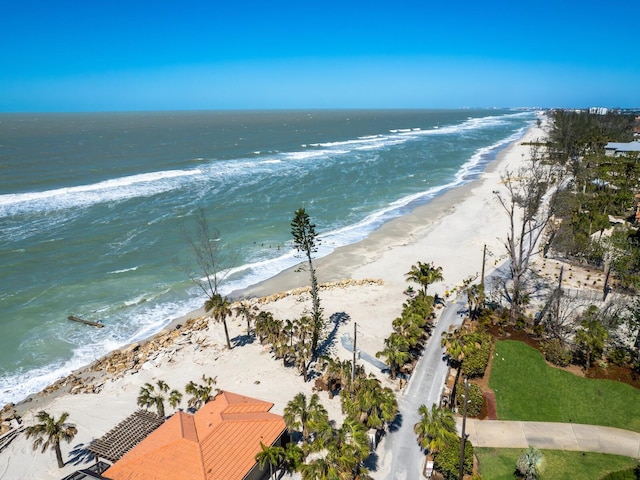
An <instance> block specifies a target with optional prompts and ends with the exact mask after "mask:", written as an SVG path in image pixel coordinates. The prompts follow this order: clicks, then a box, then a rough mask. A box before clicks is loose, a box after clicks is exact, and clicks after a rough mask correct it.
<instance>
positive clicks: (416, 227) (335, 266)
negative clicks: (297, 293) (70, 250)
mask: <svg viewBox="0 0 640 480" xmlns="http://www.w3.org/2000/svg"><path fill="white" fill-rule="evenodd" d="M533 128H534V127H529V128H528V129H527V130H525V132H524V133H523V134H522V136H520V137H519V138H518V139H516V140H514V141H512V142H510V143H509V144H507V145H506V146H505V147H504V148H502V149H500V150H499V151H497V152H496V155H495V158H493V159H492V160H490V161H489V162H487V163H486V165H485V167H484V170H483V171H482V172H481V173H480V174H479V175H478V176H477V177H476V178H473V179H472V180H470V181H467V182H466V183H463V184H462V185H459V186H456V187H452V188H449V189H446V190H444V191H443V192H441V193H438V194H437V195H435V196H434V197H433V198H431V199H430V200H428V201H427V202H426V203H424V204H421V205H418V206H417V207H415V208H414V209H413V210H411V211H410V212H409V213H407V214H405V215H401V216H399V217H395V218H392V219H390V220H388V221H386V222H384V223H383V224H382V225H381V226H380V227H379V228H377V229H376V230H374V231H372V232H371V233H370V234H369V235H368V236H367V237H366V238H364V239H362V240H359V241H358V242H355V243H352V244H349V245H344V246H340V247H337V248H335V249H334V250H333V251H332V252H331V253H329V254H327V255H325V256H324V257H320V258H318V259H315V260H314V267H315V268H316V274H317V277H318V282H319V283H320V284H323V283H331V282H338V281H342V280H346V279H348V278H350V277H349V272H350V271H351V270H353V267H357V266H360V267H362V266H363V265H366V264H368V263H370V262H371V260H369V259H368V258H367V252H368V251H371V250H380V249H382V248H384V249H391V248H394V247H396V246H404V245H407V244H408V243H410V241H411V240H412V239H414V238H415V237H416V236H419V235H420V234H421V233H423V232H424V231H425V230H428V229H429V228H431V227H432V226H433V225H435V224H437V223H439V222H441V221H442V220H443V219H444V218H445V217H446V215H448V214H449V213H451V211H452V210H454V209H455V208H456V206H457V205H458V204H459V203H460V202H461V201H462V200H463V198H464V197H465V196H466V195H468V194H469V193H470V192H471V190H472V189H473V188H474V185H475V184H476V183H478V182H480V181H481V180H482V178H483V175H485V174H487V173H492V172H496V171H497V170H498V168H499V166H500V164H501V162H502V161H503V160H504V159H505V158H506V157H507V156H508V153H509V151H510V150H511V149H512V148H514V147H515V146H517V145H519V144H520V143H521V142H522V140H523V139H524V138H525V137H527V136H529V133H530V132H531V131H532V129H533ZM416 261H417V259H416ZM300 263H303V261H302V260H301V261H300ZM300 263H298V264H297V265H294V266H292V267H289V268H287V269H285V270H283V271H281V272H279V273H277V274H276V275H274V276H272V277H270V278H267V279H265V280H262V281H260V282H258V283H256V284H253V285H249V286H247V287H245V288H242V289H238V290H234V291H232V292H230V293H229V294H228V295H227V297H228V298H229V299H230V300H231V301H232V303H233V302H236V301H241V300H249V299H255V300H259V299H261V298H265V297H269V296H271V295H275V294H278V293H283V292H289V291H291V290H294V289H297V288H300V286H301V285H303V286H304V285H306V284H307V283H308V278H307V277H308V273H307V272H306V271H302V272H299V271H298V268H299V265H300ZM408 268H409V267H407V269H408ZM205 316H206V312H205V310H204V307H200V308H198V309H195V310H192V311H190V312H187V313H186V314H184V315H182V316H180V317H177V318H174V319H172V320H170V321H169V323H168V324H167V325H166V326H165V327H164V328H162V329H161V330H160V331H158V332H156V333H155V334H153V335H151V336H149V337H147V338H144V339H142V340H140V341H137V342H132V343H128V344H126V345H123V346H122V347H120V348H117V349H115V350H112V351H111V352H108V353H106V354H105V355H103V356H102V357H100V358H98V359H96V360H94V361H93V362H90V363H88V364H86V365H84V366H82V367H80V368H77V369H75V370H73V371H72V372H71V373H69V374H68V375H66V376H64V377H61V378H60V379H58V380H56V381H55V382H53V383H52V384H50V385H48V386H46V387H45V388H44V389H42V390H40V391H39V392H35V393H32V394H29V395H28V396H27V397H25V398H24V399H22V400H20V401H18V402H16V403H15V404H14V405H15V409H16V411H17V412H18V414H20V415H22V414H23V413H24V412H26V411H27V410H31V409H33V408H34V407H35V406H36V405H39V404H41V403H43V401H41V400H45V399H46V398H52V397H56V396H60V395H63V394H65V393H69V391H70V390H71V389H72V388H73V387H74V386H77V384H74V382H73V380H74V379H75V378H80V379H85V378H87V377H89V376H90V373H91V372H92V371H93V367H94V365H96V364H101V363H103V362H105V361H106V360H108V359H109V358H110V357H113V356H115V355H118V354H119V353H122V352H127V351H128V350H129V349H131V347H132V345H138V346H142V345H147V344H150V343H153V342H154V341H157V340H158V339H162V337H164V336H166V335H168V334H170V333H171V332H172V331H174V330H180V329H181V328H182V327H183V326H185V325H188V324H189V322H190V321H196V320H199V319H201V318H203V317H205ZM103 375H105V376H108V373H106V372H105V373H103ZM67 384H71V385H70V386H69V385H67ZM56 386H58V387H56ZM65 387H66V388H65ZM0 408H2V405H0Z"/></svg>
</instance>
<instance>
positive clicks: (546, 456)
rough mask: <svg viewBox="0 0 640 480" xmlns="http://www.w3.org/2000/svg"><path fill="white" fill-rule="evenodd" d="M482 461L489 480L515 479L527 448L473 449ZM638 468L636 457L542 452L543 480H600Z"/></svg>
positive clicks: (556, 451)
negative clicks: (520, 459) (613, 473)
mask: <svg viewBox="0 0 640 480" xmlns="http://www.w3.org/2000/svg"><path fill="white" fill-rule="evenodd" d="M473 451H474V452H475V454H476V455H477V456H478V459H479V462H480V474H481V475H482V478H486V479H490V480H514V478H516V477H514V475H513V473H514V471H515V468H516V462H517V460H518V457H519V456H520V455H521V454H522V452H524V449H516V448H474V449H473ZM635 466H636V461H635V460H634V459H633V458H629V457H621V456H619V455H606V454H604V453H589V452H585V453H582V452H567V451H561V450H542V465H541V467H540V473H541V474H540V480H566V479H567V478H579V479H580V480H600V479H601V478H603V477H604V476H605V475H607V474H609V473H611V472H616V471H619V470H626V469H632V468H633V467H635Z"/></svg>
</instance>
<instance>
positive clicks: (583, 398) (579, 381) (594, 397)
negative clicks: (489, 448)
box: [489, 340, 640, 478]
mask: <svg viewBox="0 0 640 480" xmlns="http://www.w3.org/2000/svg"><path fill="white" fill-rule="evenodd" d="M494 355H495V357H494V359H493V365H492V368H491V375H490V377H489V386H490V387H491V388H492V389H493V391H494V392H495V396H496V403H497V409H498V419H500V420H527V421H540V422H573V423H585V424H591V425H604V426H609V427H617V428H624V429H626V430H633V431H635V432H640V390H637V389H635V388H633V387H631V386H629V385H627V384H624V383H620V382H615V381H612V380H593V379H588V378H583V377H579V376H576V375H573V374H571V373H569V372H565V371H564V370H560V369H557V368H552V367H549V366H548V365H547V364H546V363H545V361H544V357H543V356H542V354H541V353H540V352H538V351H537V350H536V349H534V348H532V347H530V346H528V345H526V344H525V343H523V342H518V341H514V340H499V341H497V342H496V348H495V354H494ZM574 478H578V477H574Z"/></svg>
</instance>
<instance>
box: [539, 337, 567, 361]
mask: <svg viewBox="0 0 640 480" xmlns="http://www.w3.org/2000/svg"><path fill="white" fill-rule="evenodd" d="M542 353H543V354H544V358H546V359H547V361H548V362H551V363H552V364H553V365H557V366H558V367H566V366H567V365H569V363H571V358H572V354H571V350H569V349H568V348H566V347H565V346H564V345H562V342H561V341H560V340H558V339H557V338H554V339H552V340H549V341H548V342H545V343H544V344H543V345H542Z"/></svg>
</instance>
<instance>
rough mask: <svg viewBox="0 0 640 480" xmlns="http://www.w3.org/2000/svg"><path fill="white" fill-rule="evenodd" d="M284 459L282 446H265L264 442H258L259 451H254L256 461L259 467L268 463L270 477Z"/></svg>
mask: <svg viewBox="0 0 640 480" xmlns="http://www.w3.org/2000/svg"><path fill="white" fill-rule="evenodd" d="M284 459H285V450H284V448H282V447H280V446H276V445H272V446H270V447H267V446H266V445H265V444H264V443H262V442H260V451H259V452H258V453H256V462H258V463H259V464H260V468H264V467H265V465H266V464H267V463H268V464H269V477H270V478H273V477H274V475H275V473H276V472H277V471H278V467H279V466H280V464H281V463H282V462H283V461H284Z"/></svg>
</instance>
